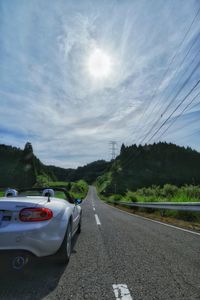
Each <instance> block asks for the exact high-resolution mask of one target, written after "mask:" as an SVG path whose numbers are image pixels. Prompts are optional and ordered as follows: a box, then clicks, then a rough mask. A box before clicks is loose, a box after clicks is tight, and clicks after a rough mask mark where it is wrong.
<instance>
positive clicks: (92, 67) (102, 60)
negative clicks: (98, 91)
mask: <svg viewBox="0 0 200 300" xmlns="http://www.w3.org/2000/svg"><path fill="white" fill-rule="evenodd" d="M88 69H89V73H90V75H91V76H92V77H94V78H97V79H102V78H106V77H108V75H109V74H110V72H111V59H110V57H109V56H108V55H107V54H106V53H105V52H104V51H103V50H101V49H99V48H96V49H95V50H94V51H93V52H92V53H91V55H90V57H89V61H88Z"/></svg>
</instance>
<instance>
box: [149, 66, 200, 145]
mask: <svg viewBox="0 0 200 300" xmlns="http://www.w3.org/2000/svg"><path fill="white" fill-rule="evenodd" d="M199 64H200V63H199ZM199 83H200V80H198V81H197V83H196V84H195V85H194V86H193V88H192V89H191V90H190V91H189V92H188V94H187V95H186V96H185V97H184V98H183V100H182V101H181V102H180V103H179V104H178V105H177V106H176V108H175V109H174V110H173V111H172V113H171V114H170V115H169V116H168V117H167V119H166V120H165V121H164V122H163V123H162V124H161V126H160V127H159V128H158V129H157V130H156V132H154V134H153V135H152V136H151V137H150V139H149V140H148V141H147V143H149V142H150V141H151V140H152V138H153V137H154V136H155V135H156V134H157V133H158V132H159V131H160V129H161V128H162V127H163V126H164V125H165V124H166V122H167V121H169V120H170V118H171V117H172V116H173V114H174V113H175V112H176V111H177V109H178V108H179V107H180V106H181V105H182V104H183V103H184V102H185V100H186V99H187V98H188V97H189V95H190V94H191V93H192V92H193V91H194V89H195V88H196V87H197V86H198V85H199Z"/></svg>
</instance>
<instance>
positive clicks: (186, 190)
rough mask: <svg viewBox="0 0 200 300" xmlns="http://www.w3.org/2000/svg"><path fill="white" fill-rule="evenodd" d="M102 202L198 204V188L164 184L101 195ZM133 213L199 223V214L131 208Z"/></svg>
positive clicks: (199, 195)
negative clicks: (122, 193) (123, 192)
mask: <svg viewBox="0 0 200 300" xmlns="http://www.w3.org/2000/svg"><path fill="white" fill-rule="evenodd" d="M100 197H101V199H103V200H104V201H116V202H117V203H119V204H120V201H123V202H200V186H199V185H198V186H196V185H184V186H181V187H177V186H175V185H171V184H165V185H164V186H163V187H160V186H155V185H153V186H151V187H147V188H145V187H144V188H140V189H137V190H136V191H127V192H126V193H125V194H124V195H120V194H113V195H109V196H108V195H102V194H101V196H100ZM131 209H132V210H134V211H135V212H137V211H138V212H147V213H151V214H152V213H153V214H157V215H160V216H162V217H163V216H166V217H174V218H177V219H182V220H186V221H196V222H200V213H196V212H184V211H173V210H158V209H151V208H131Z"/></svg>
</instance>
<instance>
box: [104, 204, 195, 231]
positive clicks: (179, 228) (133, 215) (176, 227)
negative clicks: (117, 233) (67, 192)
mask: <svg viewBox="0 0 200 300" xmlns="http://www.w3.org/2000/svg"><path fill="white" fill-rule="evenodd" d="M104 204H106V205H108V206H110V207H112V208H114V209H117V210H119V211H121V212H124V213H126V214H128V215H130V216H132V217H137V218H141V219H144V220H147V221H151V222H154V223H158V224H161V225H165V226H168V227H171V228H174V229H178V230H181V231H185V232H187V233H192V234H195V235H199V236H200V233H199V232H195V231H191V230H188V229H184V228H181V227H178V226H174V225H171V224H167V223H163V222H160V221H156V220H152V219H150V218H145V217H142V216H139V215H136V214H131V213H129V212H127V211H125V210H122V209H120V208H117V207H113V206H112V205H109V204H107V203H105V202H104Z"/></svg>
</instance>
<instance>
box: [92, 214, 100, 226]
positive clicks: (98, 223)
mask: <svg viewBox="0 0 200 300" xmlns="http://www.w3.org/2000/svg"><path fill="white" fill-rule="evenodd" d="M94 216H95V219H96V223H97V225H101V222H100V220H99V217H98V215H97V214H95V215H94Z"/></svg>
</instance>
